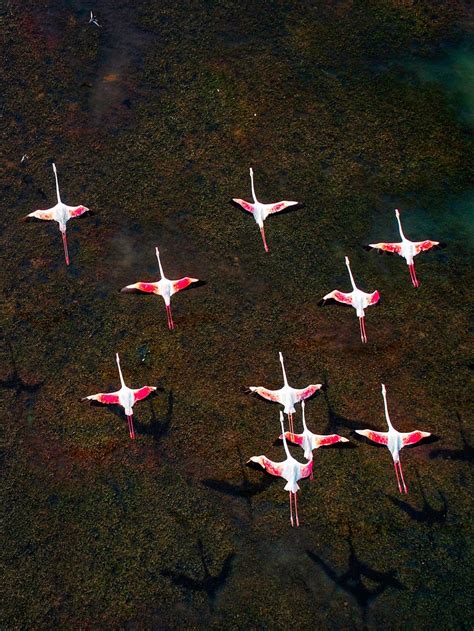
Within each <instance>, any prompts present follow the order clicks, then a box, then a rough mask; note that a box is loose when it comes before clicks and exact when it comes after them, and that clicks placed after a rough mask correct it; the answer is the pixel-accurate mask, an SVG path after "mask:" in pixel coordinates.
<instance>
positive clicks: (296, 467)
mask: <svg viewBox="0 0 474 631" xmlns="http://www.w3.org/2000/svg"><path fill="white" fill-rule="evenodd" d="M280 424H281V431H282V439H283V446H284V448H285V453H286V460H284V461H283V462H273V460H270V459H269V458H267V457H266V456H252V457H251V458H250V460H249V461H248V462H256V463H257V464H259V465H260V466H261V467H263V468H264V469H265V471H267V473H270V474H271V475H276V476H278V477H280V478H284V479H285V480H286V481H287V484H286V485H285V491H289V493H290V522H291V525H292V526H294V522H293V504H292V501H294V504H295V518H296V525H297V526H299V525H300V523H299V519H298V502H297V498H296V493H297V492H298V491H299V488H300V487H299V486H298V480H302V479H303V478H307V477H308V476H310V475H311V474H312V471H313V457H312V454H311V459H310V461H309V462H306V463H305V464H302V463H301V462H298V461H297V460H295V459H294V458H293V456H292V455H291V454H290V451H289V449H288V445H287V442H286V434H285V426H284V424H283V412H280Z"/></svg>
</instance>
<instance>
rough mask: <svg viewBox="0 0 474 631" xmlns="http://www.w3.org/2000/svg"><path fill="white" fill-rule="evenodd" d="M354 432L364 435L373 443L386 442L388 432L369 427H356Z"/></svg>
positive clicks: (382, 443) (380, 443) (381, 443)
mask: <svg viewBox="0 0 474 631" xmlns="http://www.w3.org/2000/svg"><path fill="white" fill-rule="evenodd" d="M356 433H357V434H360V435H361V436H365V437H366V438H368V439H369V440H371V441H373V442H374V443H378V444H379V445H387V444H388V432H374V431H373V430H371V429H356Z"/></svg>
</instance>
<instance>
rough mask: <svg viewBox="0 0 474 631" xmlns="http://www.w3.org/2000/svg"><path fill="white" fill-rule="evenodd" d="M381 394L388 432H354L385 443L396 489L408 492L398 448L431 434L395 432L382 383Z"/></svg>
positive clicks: (379, 442) (376, 441) (381, 443)
mask: <svg viewBox="0 0 474 631" xmlns="http://www.w3.org/2000/svg"><path fill="white" fill-rule="evenodd" d="M382 396H383V402H384V407H385V418H386V419H387V424H388V432H374V431H373V430H371V429H356V432H357V433H358V434H360V435H361V436H365V437H366V438H368V439H369V440H371V441H373V442H374V443H378V444H379V445H386V446H387V447H388V449H389V451H390V453H391V454H392V458H393V466H394V467H395V473H396V474H397V482H398V490H399V491H400V493H408V489H407V487H406V484H405V480H404V479H403V472H402V465H401V462H400V449H402V448H403V447H406V446H407V445H414V444H415V443H417V442H419V441H420V440H421V439H422V438H427V437H428V436H431V434H430V432H420V431H419V430H416V431H414V432H407V433H404V432H397V430H396V429H395V428H394V427H393V425H392V423H391V422H390V416H389V415H388V406H387V393H386V389H385V385H384V384H382ZM402 489H403V490H402Z"/></svg>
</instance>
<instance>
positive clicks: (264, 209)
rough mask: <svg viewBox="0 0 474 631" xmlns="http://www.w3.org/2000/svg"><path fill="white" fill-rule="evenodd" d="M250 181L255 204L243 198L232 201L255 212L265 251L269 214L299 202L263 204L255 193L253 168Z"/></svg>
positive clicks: (266, 250) (248, 210)
mask: <svg viewBox="0 0 474 631" xmlns="http://www.w3.org/2000/svg"><path fill="white" fill-rule="evenodd" d="M250 182H251V186H252V197H253V204H251V203H250V202H246V201H244V200H243V199H236V198H234V199H233V200H232V201H233V202H235V203H236V204H238V205H239V206H241V207H242V208H243V209H244V210H246V211H247V212H249V213H252V214H253V217H254V219H255V221H256V222H257V225H258V227H259V228H260V234H261V235H262V240H263V247H264V248H265V252H268V245H267V241H266V239H265V230H264V227H263V222H264V221H265V219H266V218H267V217H268V215H272V214H274V213H278V212H280V211H281V210H284V209H285V208H288V207H289V206H295V205H296V204H298V202H287V201H283V202H276V203H273V204H262V203H261V202H259V201H258V199H257V196H256V194H255V187H254V184H253V169H252V168H251V169H250Z"/></svg>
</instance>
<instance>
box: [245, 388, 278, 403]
mask: <svg viewBox="0 0 474 631" xmlns="http://www.w3.org/2000/svg"><path fill="white" fill-rule="evenodd" d="M249 390H250V391H251V392H254V393H255V394H258V395H259V396H261V397H262V398H263V399H267V401H275V402H276V403H281V401H280V390H267V388H264V387H263V386H250V387H249Z"/></svg>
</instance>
